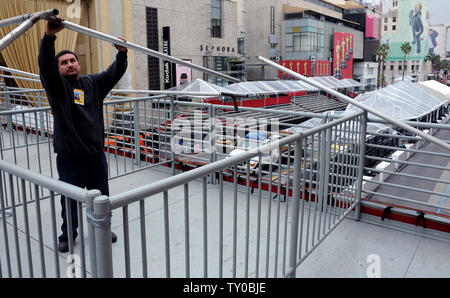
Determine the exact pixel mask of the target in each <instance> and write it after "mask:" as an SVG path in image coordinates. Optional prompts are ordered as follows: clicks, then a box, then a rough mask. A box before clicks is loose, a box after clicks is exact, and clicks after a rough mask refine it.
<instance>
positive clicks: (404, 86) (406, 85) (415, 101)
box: [346, 81, 448, 120]
mask: <svg viewBox="0 0 450 298" xmlns="http://www.w3.org/2000/svg"><path fill="white" fill-rule="evenodd" d="M355 100H357V101H359V102H361V103H362V104H364V105H366V106H368V107H370V108H372V109H375V110H377V111H379V112H381V113H383V114H384V115H386V116H389V117H393V118H395V119H398V120H414V119H417V118H419V117H422V116H425V115H426V114H428V113H430V112H432V111H434V110H437V109H439V108H440V107H441V106H443V105H446V104H447V103H448V101H447V99H445V98H443V97H438V96H436V95H434V94H433V93H432V92H430V91H429V90H427V89H425V88H424V87H422V86H421V85H420V84H417V83H412V82H409V81H400V82H397V83H395V84H393V85H389V86H387V87H385V88H383V89H379V90H376V91H373V92H367V93H364V94H361V95H359V96H357V97H356V98H355ZM346 111H349V112H356V111H359V108H358V107H356V106H353V105H349V106H348V107H347V109H346ZM371 116H372V117H374V116H373V115H371Z"/></svg>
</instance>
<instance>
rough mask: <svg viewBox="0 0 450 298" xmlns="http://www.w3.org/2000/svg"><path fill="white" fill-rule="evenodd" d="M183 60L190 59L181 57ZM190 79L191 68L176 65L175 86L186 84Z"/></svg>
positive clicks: (188, 60)
mask: <svg viewBox="0 0 450 298" xmlns="http://www.w3.org/2000/svg"><path fill="white" fill-rule="evenodd" d="M183 61H187V62H191V63H192V60H190V59H183ZM191 81H192V68H190V67H187V66H184V65H179V64H177V65H176V84H177V86H180V85H184V84H188V83H190V82H191Z"/></svg>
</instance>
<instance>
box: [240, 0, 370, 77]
mask: <svg viewBox="0 0 450 298" xmlns="http://www.w3.org/2000/svg"><path fill="white" fill-rule="evenodd" d="M351 2H353V1H351ZM342 3H344V2H342ZM342 3H335V1H324V0H296V1H288V0H281V1H277V0H245V1H244V4H243V7H244V12H245V25H244V28H245V46H244V49H245V50H244V52H245V54H244V55H245V57H246V65H247V68H246V72H247V77H248V79H249V80H255V79H276V78H278V77H279V74H278V72H277V71H276V70H274V69H271V68H269V67H265V68H264V72H263V74H262V72H261V68H262V65H261V62H260V61H259V60H257V59H256V56H258V55H261V56H264V57H269V58H271V59H272V60H274V61H277V62H280V61H286V63H287V65H290V64H291V62H292V64H293V65H294V70H295V65H297V64H301V65H304V64H305V63H306V64H308V66H307V67H308V71H307V72H304V70H303V66H301V67H300V69H301V71H300V73H302V71H303V73H302V74H305V73H306V74H307V75H308V74H311V72H312V70H311V67H312V66H311V65H316V67H315V69H314V72H315V73H313V74H312V75H316V74H321V75H330V74H333V72H334V70H333V69H332V65H333V63H331V62H332V60H333V49H334V45H335V40H334V33H335V32H343V33H349V34H351V35H352V39H353V40H352V43H353V49H352V52H353V53H352V55H353V59H362V58H363V38H364V34H363V32H362V31H359V30H357V29H355V28H356V26H357V25H358V24H357V23H355V22H353V21H350V20H346V19H344V11H345V5H344V4H342ZM356 4H357V3H356ZM358 5H359V4H358ZM319 65H328V66H327V68H328V71H322V66H319ZM318 70H320V72H318ZM295 71H297V70H295Z"/></svg>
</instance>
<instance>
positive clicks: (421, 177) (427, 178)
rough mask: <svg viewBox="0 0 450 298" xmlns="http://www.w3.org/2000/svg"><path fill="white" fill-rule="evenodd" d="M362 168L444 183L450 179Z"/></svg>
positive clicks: (368, 169)
mask: <svg viewBox="0 0 450 298" xmlns="http://www.w3.org/2000/svg"><path fill="white" fill-rule="evenodd" d="M364 170H367V171H375V172H379V173H384V174H391V175H398V176H403V177H408V178H414V179H423V180H427V181H432V182H438V183H444V184H450V180H442V179H436V178H430V177H424V176H417V175H411V174H406V173H402V172H392V171H386V170H381V169H376V168H366V167H364Z"/></svg>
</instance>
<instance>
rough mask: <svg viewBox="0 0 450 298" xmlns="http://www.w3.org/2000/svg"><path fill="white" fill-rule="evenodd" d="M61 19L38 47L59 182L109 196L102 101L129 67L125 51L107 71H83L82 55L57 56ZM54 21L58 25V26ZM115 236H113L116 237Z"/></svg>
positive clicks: (62, 242)
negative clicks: (94, 72) (49, 110)
mask: <svg viewBox="0 0 450 298" xmlns="http://www.w3.org/2000/svg"><path fill="white" fill-rule="evenodd" d="M62 21H63V19H61V18H59V17H56V18H55V20H54V22H53V21H52V22H48V23H47V28H46V31H45V34H44V37H43V38H42V40H41V44H40V49H39V57H38V62H39V69H40V77H41V82H42V85H43V86H44V88H45V91H46V92H47V98H48V101H49V103H50V106H51V108H52V113H53V118H54V135H53V148H54V151H55V153H56V154H57V156H56V166H57V169H58V175H59V180H61V181H64V182H67V183H70V184H73V185H76V186H78V187H82V188H85V187H86V188H87V189H98V190H100V191H101V193H102V194H103V195H106V196H108V195H109V187H108V171H107V163H106V158H105V154H104V151H103V146H104V124H103V100H104V98H105V97H106V95H107V94H108V93H109V92H110V91H111V89H112V88H113V87H114V85H116V84H117V82H118V81H119V80H120V79H121V78H122V76H123V75H124V73H125V71H126V69H127V65H128V64H127V49H126V48H125V47H121V46H118V45H115V47H116V49H117V50H118V53H117V56H116V60H115V61H114V62H113V63H112V64H111V65H110V66H109V67H108V69H107V70H106V71H103V72H101V73H98V74H89V75H85V76H83V75H81V74H80V63H79V62H78V56H77V55H76V54H75V53H73V52H71V51H68V50H64V51H61V52H59V53H58V54H57V55H56V56H55V40H56V33H58V32H59V31H61V30H62V29H64V24H63V23H62ZM55 23H56V25H55ZM69 201H70V206H71V208H70V209H71V215H72V224H73V226H72V227H73V229H72V232H73V239H75V238H76V237H77V236H78V233H77V228H78V216H77V204H76V201H74V200H70V199H69ZM65 202H66V200H65V198H64V197H62V198H61V216H62V219H63V224H62V226H61V230H62V234H61V235H60V236H59V247H58V248H59V251H61V252H67V251H68V248H69V247H68V231H67V222H66V204H65ZM116 240H117V236H116V235H115V234H114V233H113V234H112V241H113V242H115V241H116Z"/></svg>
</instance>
